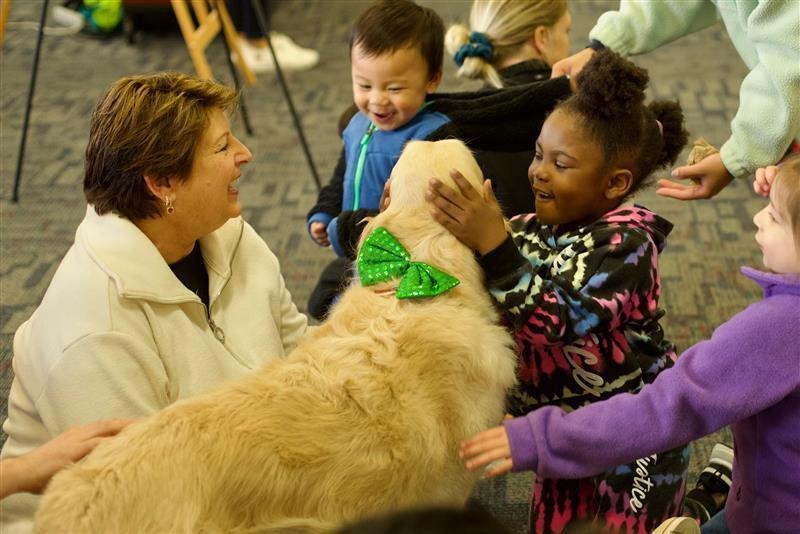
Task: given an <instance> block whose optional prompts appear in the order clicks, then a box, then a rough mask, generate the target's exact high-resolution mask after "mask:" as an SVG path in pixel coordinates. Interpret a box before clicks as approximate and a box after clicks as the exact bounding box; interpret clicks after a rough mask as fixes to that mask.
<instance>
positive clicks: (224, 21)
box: [172, 0, 256, 86]
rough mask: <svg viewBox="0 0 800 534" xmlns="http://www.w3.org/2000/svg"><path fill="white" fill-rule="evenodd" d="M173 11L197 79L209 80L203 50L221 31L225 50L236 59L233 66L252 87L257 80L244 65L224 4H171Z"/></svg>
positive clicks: (217, 0)
mask: <svg viewBox="0 0 800 534" xmlns="http://www.w3.org/2000/svg"><path fill="white" fill-rule="evenodd" d="M189 5H191V6H192V9H193V10H194V15H195V18H196V19H197V25H196V26H195V23H194V20H193V19H192V15H191V13H190V12H189ZM172 9H173V10H174V11H175V17H176V18H177V19H178V24H179V25H180V28H181V33H182V34H183V39H184V41H186V48H187V50H188V51H189V55H190V56H191V58H192V62H193V63H194V68H195V70H196V71H197V75H198V76H200V77H201V78H209V79H210V78H212V77H213V76H212V74H211V67H210V66H209V65H208V60H207V59H206V53H205V50H206V48H207V47H208V45H209V44H211V42H212V41H213V40H214V39H215V38H216V36H217V35H218V34H219V32H220V31H222V33H223V38H224V39H225V42H226V43H227V45H228V46H227V47H226V49H227V50H228V51H229V52H233V53H234V54H235V55H236V66H237V67H238V68H239V71H240V72H241V73H242V76H243V77H244V82H245V83H246V84H247V85H250V86H252V85H255V83H256V77H255V75H254V74H253V71H252V70H250V67H249V66H248V65H247V63H246V62H245V61H244V58H243V56H242V52H241V50H240V49H239V39H238V37H237V34H236V28H234V26H233V22H232V21H231V17H230V15H229V14H228V9H227V8H226V7H225V2H224V0H190V1H188V2H187V0H172Z"/></svg>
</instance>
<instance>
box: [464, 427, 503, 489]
mask: <svg viewBox="0 0 800 534" xmlns="http://www.w3.org/2000/svg"><path fill="white" fill-rule="evenodd" d="M458 455H459V457H460V458H461V459H462V460H464V465H466V467H467V469H469V470H470V471H475V470H476V469H480V468H482V467H485V466H487V465H489V464H492V463H494V465H492V466H491V467H490V468H489V469H487V470H486V472H485V473H484V475H483V476H484V478H492V477H495V476H497V475H502V474H504V473H508V472H509V471H511V469H512V468H513V467H514V461H513V460H512V459H511V446H510V445H509V444H508V432H506V428H505V427H504V426H496V427H494V428H490V429H489V430H485V431H483V432H481V433H480V434H476V435H474V436H472V437H471V438H469V439H468V440H466V441H464V442H462V443H461V447H460V449H459V452H458Z"/></svg>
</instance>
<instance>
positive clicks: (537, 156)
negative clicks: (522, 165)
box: [533, 152, 542, 161]
mask: <svg viewBox="0 0 800 534" xmlns="http://www.w3.org/2000/svg"><path fill="white" fill-rule="evenodd" d="M533 161H542V153H541V152H534V154H533Z"/></svg>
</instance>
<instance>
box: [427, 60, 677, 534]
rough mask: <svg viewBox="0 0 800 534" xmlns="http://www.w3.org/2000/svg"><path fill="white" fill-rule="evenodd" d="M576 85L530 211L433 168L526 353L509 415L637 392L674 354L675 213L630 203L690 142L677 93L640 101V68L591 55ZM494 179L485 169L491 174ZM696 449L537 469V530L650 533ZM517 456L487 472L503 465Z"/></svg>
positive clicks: (443, 218)
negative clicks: (667, 277)
mask: <svg viewBox="0 0 800 534" xmlns="http://www.w3.org/2000/svg"><path fill="white" fill-rule="evenodd" d="M577 81H578V91H577V93H576V94H574V95H573V96H571V97H570V98H568V99H567V100H565V101H564V102H562V103H561V104H559V105H558V106H557V107H556V108H555V109H554V111H553V112H552V113H551V114H550V116H549V117H548V118H547V120H546V121H545V123H544V126H543V127H542V130H541V133H540V135H539V138H538V140H537V142H536V152H535V155H534V159H533V162H532V164H531V167H530V169H529V171H528V174H529V177H530V180H531V185H532V188H533V191H534V194H535V200H536V213H535V214H531V215H523V216H519V217H516V218H515V219H512V220H511V221H510V231H507V230H506V226H504V222H503V219H502V217H501V215H500V213H501V212H500V208H499V206H498V205H497V202H496V200H495V199H494V196H493V195H492V193H491V187H490V186H486V187H484V191H483V195H480V194H478V193H477V192H475V191H474V190H472V189H471V188H470V186H469V185H468V184H467V183H466V181H464V180H462V179H461V177H460V175H459V174H458V172H457V171H455V170H454V171H453V173H452V174H453V177H454V179H455V180H456V183H457V184H458V186H459V189H460V191H455V190H453V189H449V188H447V187H446V186H444V185H443V184H441V182H439V181H438V180H433V181H432V182H431V189H430V191H429V198H430V200H431V202H432V203H433V205H434V210H433V214H434V217H435V218H436V219H437V220H438V221H439V222H440V223H442V225H444V226H445V227H446V228H448V229H449V230H450V231H451V232H452V233H453V234H454V235H455V236H456V237H458V238H459V239H460V240H461V241H463V242H464V243H465V244H467V245H468V246H471V247H472V248H474V249H475V250H476V251H477V252H478V254H479V255H480V262H481V264H482V266H483V268H484V270H485V272H486V275H487V281H488V285H489V289H490V290H491V292H492V295H493V296H494V297H495V299H496V301H497V303H498V304H499V305H500V307H501V308H502V309H503V310H504V311H505V317H506V320H507V321H508V323H509V324H510V326H511V327H513V329H514V332H515V335H516V338H517V341H518V345H519V352H520V362H519V367H518V378H519V386H518V388H517V390H516V391H514V392H513V393H512V394H511V396H510V399H509V410H510V412H511V414H512V415H524V414H526V413H528V412H530V411H532V410H534V409H536V408H539V407H542V406H547V405H552V406H558V407H560V408H562V409H564V410H565V411H573V410H575V409H577V408H579V407H581V406H584V405H586V404H589V403H593V402H595V401H599V400H603V399H606V398H609V397H611V396H613V395H615V394H617V393H622V392H635V391H638V390H640V389H641V388H642V387H643V386H644V385H645V384H648V383H650V382H652V381H653V380H654V379H655V377H656V376H657V375H658V373H659V372H661V371H662V370H663V369H665V368H668V367H671V366H672V364H673V362H674V360H675V348H674V346H673V345H672V343H670V342H668V341H667V340H665V339H664V335H663V331H662V329H661V326H660V325H659V322H658V320H659V318H660V317H661V316H662V314H663V312H662V311H661V310H660V309H659V308H658V298H659V294H660V291H661V284H660V280H659V274H658V254H659V252H660V251H661V250H662V249H663V248H664V243H665V238H666V236H667V234H668V233H669V231H670V230H671V228H672V224H671V223H669V222H668V221H666V220H664V219H663V218H661V217H659V216H658V215H656V214H655V213H653V212H651V211H649V210H647V209H646V208H643V207H640V206H636V205H634V204H633V203H631V202H629V199H630V197H631V196H632V195H633V194H634V193H635V192H636V191H638V190H639V189H640V188H641V187H642V186H643V185H644V183H645V182H646V181H647V178H648V177H649V176H650V175H651V174H652V173H653V172H654V171H655V170H656V169H657V168H660V167H663V166H666V165H668V164H671V163H674V161H675V158H676V157H677V156H678V154H679V153H680V151H681V149H682V148H683V146H684V145H685V143H686V138H687V133H686V131H685V130H684V128H683V114H682V112H681V109H680V106H679V105H678V104H677V103H673V102H663V101H662V102H653V103H651V104H650V105H649V106H645V105H644V98H645V95H644V90H645V87H646V86H647V82H648V76H647V73H646V71H644V70H643V69H640V68H638V67H636V66H635V65H633V64H632V63H631V62H629V61H627V60H625V59H623V58H621V57H620V56H618V55H616V54H614V53H612V52H609V51H603V52H600V53H598V54H596V55H595V56H594V57H593V59H592V60H591V61H590V62H589V63H588V64H587V66H586V67H585V68H584V70H583V71H582V72H581V74H580V76H579V78H578V80H577ZM487 183H488V181H487ZM687 467H688V449H686V448H684V447H678V448H677V449H672V450H668V451H665V452H663V453H659V454H654V455H651V456H647V457H643V458H640V459H638V460H636V461H635V462H632V463H629V464H625V465H621V466H618V467H615V468H613V469H610V470H608V471H606V472H605V473H603V474H601V475H598V476H594V477H589V478H583V479H573V480H566V479H549V478H544V477H536V480H535V482H534V487H533V496H532V500H531V513H530V530H531V532H562V531H563V530H564V529H565V528H567V526H568V525H570V523H572V522H585V521H586V520H589V521H591V522H593V523H594V524H596V525H598V526H600V527H602V528H603V529H605V530H608V531H611V532H614V531H617V532H622V531H624V532H629V533H631V532H635V533H647V532H651V531H652V530H653V529H654V528H655V526H657V525H658V524H659V523H660V522H661V521H662V520H663V519H664V518H666V517H668V516H671V515H676V514H677V512H678V511H679V509H680V504H681V500H682V497H683V492H684V487H685V481H686V470H687ZM510 468H511V460H510V459H509V460H506V461H505V462H504V463H502V464H500V465H499V466H497V467H495V468H494V470H493V471H490V474H497V473H500V472H505V471H508V470H509V469H510Z"/></svg>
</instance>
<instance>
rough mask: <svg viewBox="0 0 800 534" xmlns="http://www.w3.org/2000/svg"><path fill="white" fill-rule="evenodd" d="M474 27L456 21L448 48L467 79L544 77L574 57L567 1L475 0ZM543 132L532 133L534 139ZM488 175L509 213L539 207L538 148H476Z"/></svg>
mask: <svg viewBox="0 0 800 534" xmlns="http://www.w3.org/2000/svg"><path fill="white" fill-rule="evenodd" d="M469 26H470V27H469V28H467V27H466V26H465V25H463V24H454V25H452V26H450V28H449V29H448V30H447V34H446V35H445V47H446V48H447V51H448V52H450V53H451V54H453V60H454V61H455V63H456V65H458V76H459V77H461V78H467V79H474V80H482V81H483V82H484V85H485V87H486V88H502V87H509V86H513V85H520V84H526V83H533V82H539V81H542V80H547V79H548V78H549V77H550V72H551V66H552V65H553V64H554V63H555V62H557V61H560V60H562V59H564V58H566V57H567V56H569V30H570V27H571V26H572V17H571V16H570V13H569V11H568V10H567V2H566V0H528V1H520V0H475V1H474V2H472V9H471V10H470V16H469ZM538 135H539V132H538V131H537V132H532V138H533V139H535V138H536V137H538ZM476 158H477V160H478V163H479V164H480V166H481V169H482V170H483V175H484V177H486V178H487V179H491V180H492V187H493V189H494V193H495V196H496V197H497V199H498V201H499V202H500V205H501V206H502V208H503V212H504V215H506V216H507V217H511V216H513V215H517V214H520V213H532V212H534V211H535V207H534V202H533V193H532V192H531V188H530V184H529V182H528V166H529V165H530V164H531V161H532V160H533V148H531V150H528V151H524V152H511V153H509V152H489V151H478V152H477V153H476Z"/></svg>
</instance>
